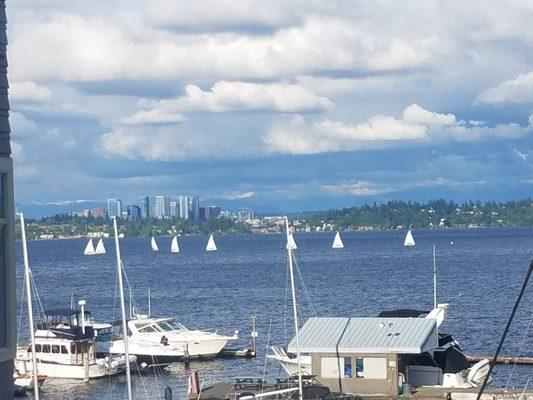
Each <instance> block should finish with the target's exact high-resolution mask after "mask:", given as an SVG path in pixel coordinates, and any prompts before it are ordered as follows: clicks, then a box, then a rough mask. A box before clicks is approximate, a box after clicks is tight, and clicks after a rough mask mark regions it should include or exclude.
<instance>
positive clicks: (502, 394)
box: [189, 382, 533, 400]
mask: <svg viewBox="0 0 533 400" xmlns="http://www.w3.org/2000/svg"><path fill="white" fill-rule="evenodd" d="M278 389H279V387H277V386H276V385H272V384H265V385H264V386H263V387H262V388H259V387H255V388H252V387H251V386H250V387H242V388H240V389H236V387H235V384H233V383H229V382H219V383H216V384H214V385H212V386H209V387H206V388H204V389H203V390H202V392H201V393H200V394H191V395H190V396H189V400H228V399H229V400H235V399H236V398H237V397H238V395H239V394H244V393H246V394H250V393H255V394H258V393H264V392H271V391H274V390H278ZM317 389H319V388H317ZM304 392H305V390H304ZM478 392H479V389H478V388H464V389H462V388H442V387H420V388H417V389H415V390H414V391H413V393H412V395H411V397H408V396H399V398H401V399H409V398H411V399H414V400H445V399H451V400H476V397H477V394H478ZM316 394H317V393H313V395H312V396H311V397H308V396H304V399H306V398H320V399H322V398H328V397H322V396H319V397H315V395H316ZM321 394H325V392H323V393H321ZM330 396H331V397H329V398H330V399H332V400H333V399H335V398H336V396H335V394H330ZM265 398H267V399H275V398H276V397H275V396H269V397H265ZM279 398H280V399H281V398H284V399H289V398H293V399H297V398H298V396H297V392H296V391H295V392H294V394H293V395H292V396H291V395H290V394H289V395H287V394H285V395H283V396H280V397H279ZM354 399H360V400H390V399H391V397H390V396H354ZM481 399H482V400H533V391H532V390H531V389H530V390H529V391H526V392H525V393H524V392H523V389H522V390H519V389H517V390H504V389H501V388H487V389H486V390H485V392H484V393H483V395H482V397H481Z"/></svg>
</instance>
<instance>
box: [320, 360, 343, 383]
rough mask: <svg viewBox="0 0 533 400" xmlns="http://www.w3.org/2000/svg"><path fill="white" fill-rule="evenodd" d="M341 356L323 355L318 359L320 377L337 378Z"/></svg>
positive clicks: (340, 368)
mask: <svg viewBox="0 0 533 400" xmlns="http://www.w3.org/2000/svg"><path fill="white" fill-rule="evenodd" d="M343 361H344V360H343V359H342V358H337V357H323V358H321V360H320V372H321V376H322V378H331V379H339V376H340V371H341V370H342V368H343V366H342V365H340V364H343Z"/></svg>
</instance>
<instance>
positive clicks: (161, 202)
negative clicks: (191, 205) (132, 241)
mask: <svg viewBox="0 0 533 400" xmlns="http://www.w3.org/2000/svg"><path fill="white" fill-rule="evenodd" d="M155 217H156V218H158V219H165V218H170V197H168V196H155Z"/></svg>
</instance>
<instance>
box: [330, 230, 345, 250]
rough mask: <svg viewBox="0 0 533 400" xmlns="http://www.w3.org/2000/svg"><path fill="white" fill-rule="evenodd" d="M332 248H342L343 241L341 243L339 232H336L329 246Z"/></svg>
mask: <svg viewBox="0 0 533 400" xmlns="http://www.w3.org/2000/svg"><path fill="white" fill-rule="evenodd" d="M331 247H332V248H334V249H344V243H342V239H341V234H340V233H339V232H337V234H336V235H335V239H333V245H332V246H331Z"/></svg>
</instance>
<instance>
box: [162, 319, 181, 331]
mask: <svg viewBox="0 0 533 400" xmlns="http://www.w3.org/2000/svg"><path fill="white" fill-rule="evenodd" d="M158 326H159V327H160V328H161V329H162V330H163V331H165V332H173V331H186V330H187V328H185V327H184V326H183V325H182V324H178V323H177V322H176V321H165V322H160V323H159V324H158Z"/></svg>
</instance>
